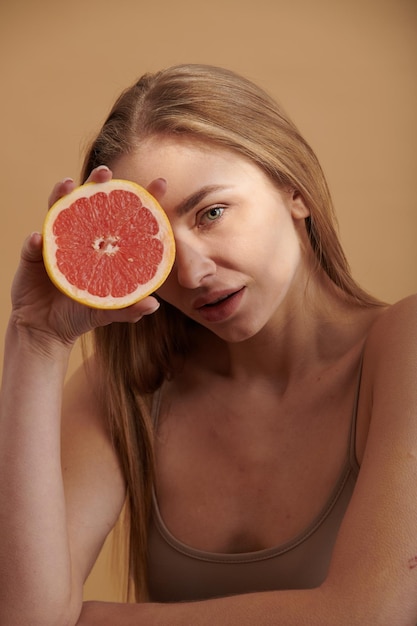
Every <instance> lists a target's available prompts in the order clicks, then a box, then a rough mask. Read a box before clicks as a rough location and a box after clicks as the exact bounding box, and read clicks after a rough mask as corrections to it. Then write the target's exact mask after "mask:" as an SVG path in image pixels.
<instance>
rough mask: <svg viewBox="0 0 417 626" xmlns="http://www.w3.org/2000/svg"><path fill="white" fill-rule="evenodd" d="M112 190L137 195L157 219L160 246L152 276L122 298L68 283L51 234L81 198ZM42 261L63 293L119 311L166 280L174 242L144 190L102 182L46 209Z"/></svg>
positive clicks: (128, 184)
mask: <svg viewBox="0 0 417 626" xmlns="http://www.w3.org/2000/svg"><path fill="white" fill-rule="evenodd" d="M115 190H122V191H129V192H133V193H134V194H135V195H136V196H138V197H139V198H140V200H141V202H142V205H143V206H144V207H146V208H147V209H148V210H149V211H151V213H152V214H153V216H154V217H155V218H156V220H157V222H158V226H159V230H158V233H157V234H156V235H155V236H156V237H157V238H158V239H159V240H160V241H161V242H162V244H163V247H164V250H163V257H162V260H161V262H160V264H159V266H158V269H157V271H156V273H155V275H154V276H153V277H152V278H151V280H149V281H148V282H146V283H145V284H139V285H138V286H137V288H136V289H135V290H134V291H132V292H131V293H129V294H126V295H124V296H121V297H117V296H112V295H108V296H104V297H103V296H96V295H94V294H92V293H90V292H89V291H88V290H85V289H80V288H78V287H77V286H76V285H74V284H72V283H70V282H69V281H68V279H67V277H66V276H65V275H64V274H63V273H62V272H61V270H60V269H59V267H58V263H57V251H58V245H57V243H56V236H55V234H54V230H53V229H54V223H55V221H56V219H57V217H58V215H59V214H60V213H61V212H62V211H63V210H65V209H67V208H68V207H70V206H71V204H72V203H73V202H75V201H76V200H77V199H80V198H90V197H91V196H93V195H95V194H97V193H99V192H104V193H105V194H110V192H112V191H115ZM42 235H43V259H44V264H45V268H46V271H47V273H48V276H49V278H50V280H51V281H52V282H53V284H54V285H55V286H56V287H57V288H58V289H59V290H60V291H62V292H63V293H64V294H66V295H67V296H69V297H70V298H72V299H73V300H76V301H77V302H80V303H82V304H85V305H87V306H89V307H92V308H97V309H122V308H125V307H128V306H131V305H132V304H134V303H135V302H139V301H140V300H143V299H144V298H146V297H147V296H149V295H151V294H152V293H154V292H155V291H156V290H157V289H158V288H159V287H160V286H161V285H162V284H163V283H164V282H165V280H166V278H167V277H168V275H169V273H170V271H171V269H172V266H173V264H174V259H175V241H174V235H173V232H172V228H171V224H170V222H169V220H168V217H167V215H166V213H165V212H164V210H163V209H162V207H161V206H160V204H159V202H158V201H157V200H156V199H155V198H154V197H153V196H152V195H151V194H150V193H149V192H148V191H147V190H146V189H144V188H143V187H141V186H140V185H137V184H136V183H134V182H132V181H127V180H121V179H112V180H110V181H108V182H104V183H94V182H89V183H84V184H83V185H80V186H79V187H76V188H75V189H74V190H73V191H72V192H71V193H69V194H68V195H66V196H63V197H62V198H60V199H59V200H57V202H55V203H54V204H53V205H52V207H51V208H50V209H49V211H48V213H47V215H46V218H45V221H44V225H43V231H42Z"/></svg>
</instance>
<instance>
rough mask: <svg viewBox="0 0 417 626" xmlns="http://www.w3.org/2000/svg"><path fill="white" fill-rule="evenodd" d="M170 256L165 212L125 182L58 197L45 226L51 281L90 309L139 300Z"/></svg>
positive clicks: (156, 283) (154, 285)
mask: <svg viewBox="0 0 417 626" xmlns="http://www.w3.org/2000/svg"><path fill="white" fill-rule="evenodd" d="M174 257H175V243H174V236H173V233H172V229H171V225H170V223H169V221H168V218H167V216H166V214H165V212H164V211H163V209H162V208H161V206H160V205H159V203H158V202H157V200H156V199H155V198H154V197H153V196H152V195H151V194H150V193H149V192H148V191H146V189H144V188H143V187H140V186H139V185H137V184H136V183H133V182H130V181H126V180H110V181H108V182H105V183H86V184H84V185H81V186H80V187H77V188H76V189H74V190H73V191H72V192H71V193H69V194H68V195H66V196H64V197H62V198H60V199H59V200H58V201H57V202H56V203H55V204H54V205H53V206H52V207H51V208H50V210H49V211H48V213H47V216H46V219H45V222H44V226H43V258H44V263H45V267H46V271H47V272H48V275H49V277H50V279H51V280H52V282H53V283H54V284H55V285H56V286H57V287H58V288H59V289H60V290H61V291H63V292H64V293H65V294H67V295H68V296H70V297H71V298H73V299H74V300H77V301H78V302H82V303H83V304H86V305H88V306H90V307H94V308H99V309H121V308H124V307H127V306H130V305H131V304H133V303H134V302H138V301H139V300H142V299H143V298H145V297H146V296H148V295H150V294H151V293H153V292H154V291H155V290H156V289H158V287H160V285H161V284H162V283H163V282H164V281H165V279H166V278H167V276H168V274H169V272H170V271H171V268H172V265H173V263H174Z"/></svg>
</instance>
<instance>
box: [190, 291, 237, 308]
mask: <svg viewBox="0 0 417 626" xmlns="http://www.w3.org/2000/svg"><path fill="white" fill-rule="evenodd" d="M239 291H241V289H237V290H236V291H230V290H228V291H220V292H216V293H211V294H209V295H207V296H205V297H201V298H197V300H196V301H195V302H194V306H193V308H194V309H197V310H199V309H202V308H204V307H214V306H216V305H217V304H219V303H221V302H224V300H227V299H228V298H231V297H232V296H234V295H235V294H236V293H238V292H239Z"/></svg>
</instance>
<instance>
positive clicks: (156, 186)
mask: <svg viewBox="0 0 417 626" xmlns="http://www.w3.org/2000/svg"><path fill="white" fill-rule="evenodd" d="M167 187H168V183H167V181H166V180H165V178H155V180H153V181H152V182H151V183H149V185H148V186H147V188H146V189H147V191H149V193H150V194H151V195H152V196H153V197H154V198H156V199H157V200H158V202H160V200H161V199H162V198H163V196H164V195H165V193H166V190H167Z"/></svg>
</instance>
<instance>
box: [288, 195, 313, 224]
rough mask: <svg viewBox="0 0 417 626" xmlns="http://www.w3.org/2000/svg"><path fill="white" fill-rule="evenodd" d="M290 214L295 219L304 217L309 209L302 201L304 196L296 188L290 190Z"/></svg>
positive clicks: (308, 212)
mask: <svg viewBox="0 0 417 626" xmlns="http://www.w3.org/2000/svg"><path fill="white" fill-rule="evenodd" d="M290 203H291V215H292V217H293V219H295V220H302V219H305V218H306V217H308V216H309V215H310V210H309V208H308V207H307V205H306V204H305V202H304V198H303V196H302V195H301V193H300V192H299V191H298V190H297V189H293V190H292V191H291V192H290Z"/></svg>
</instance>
